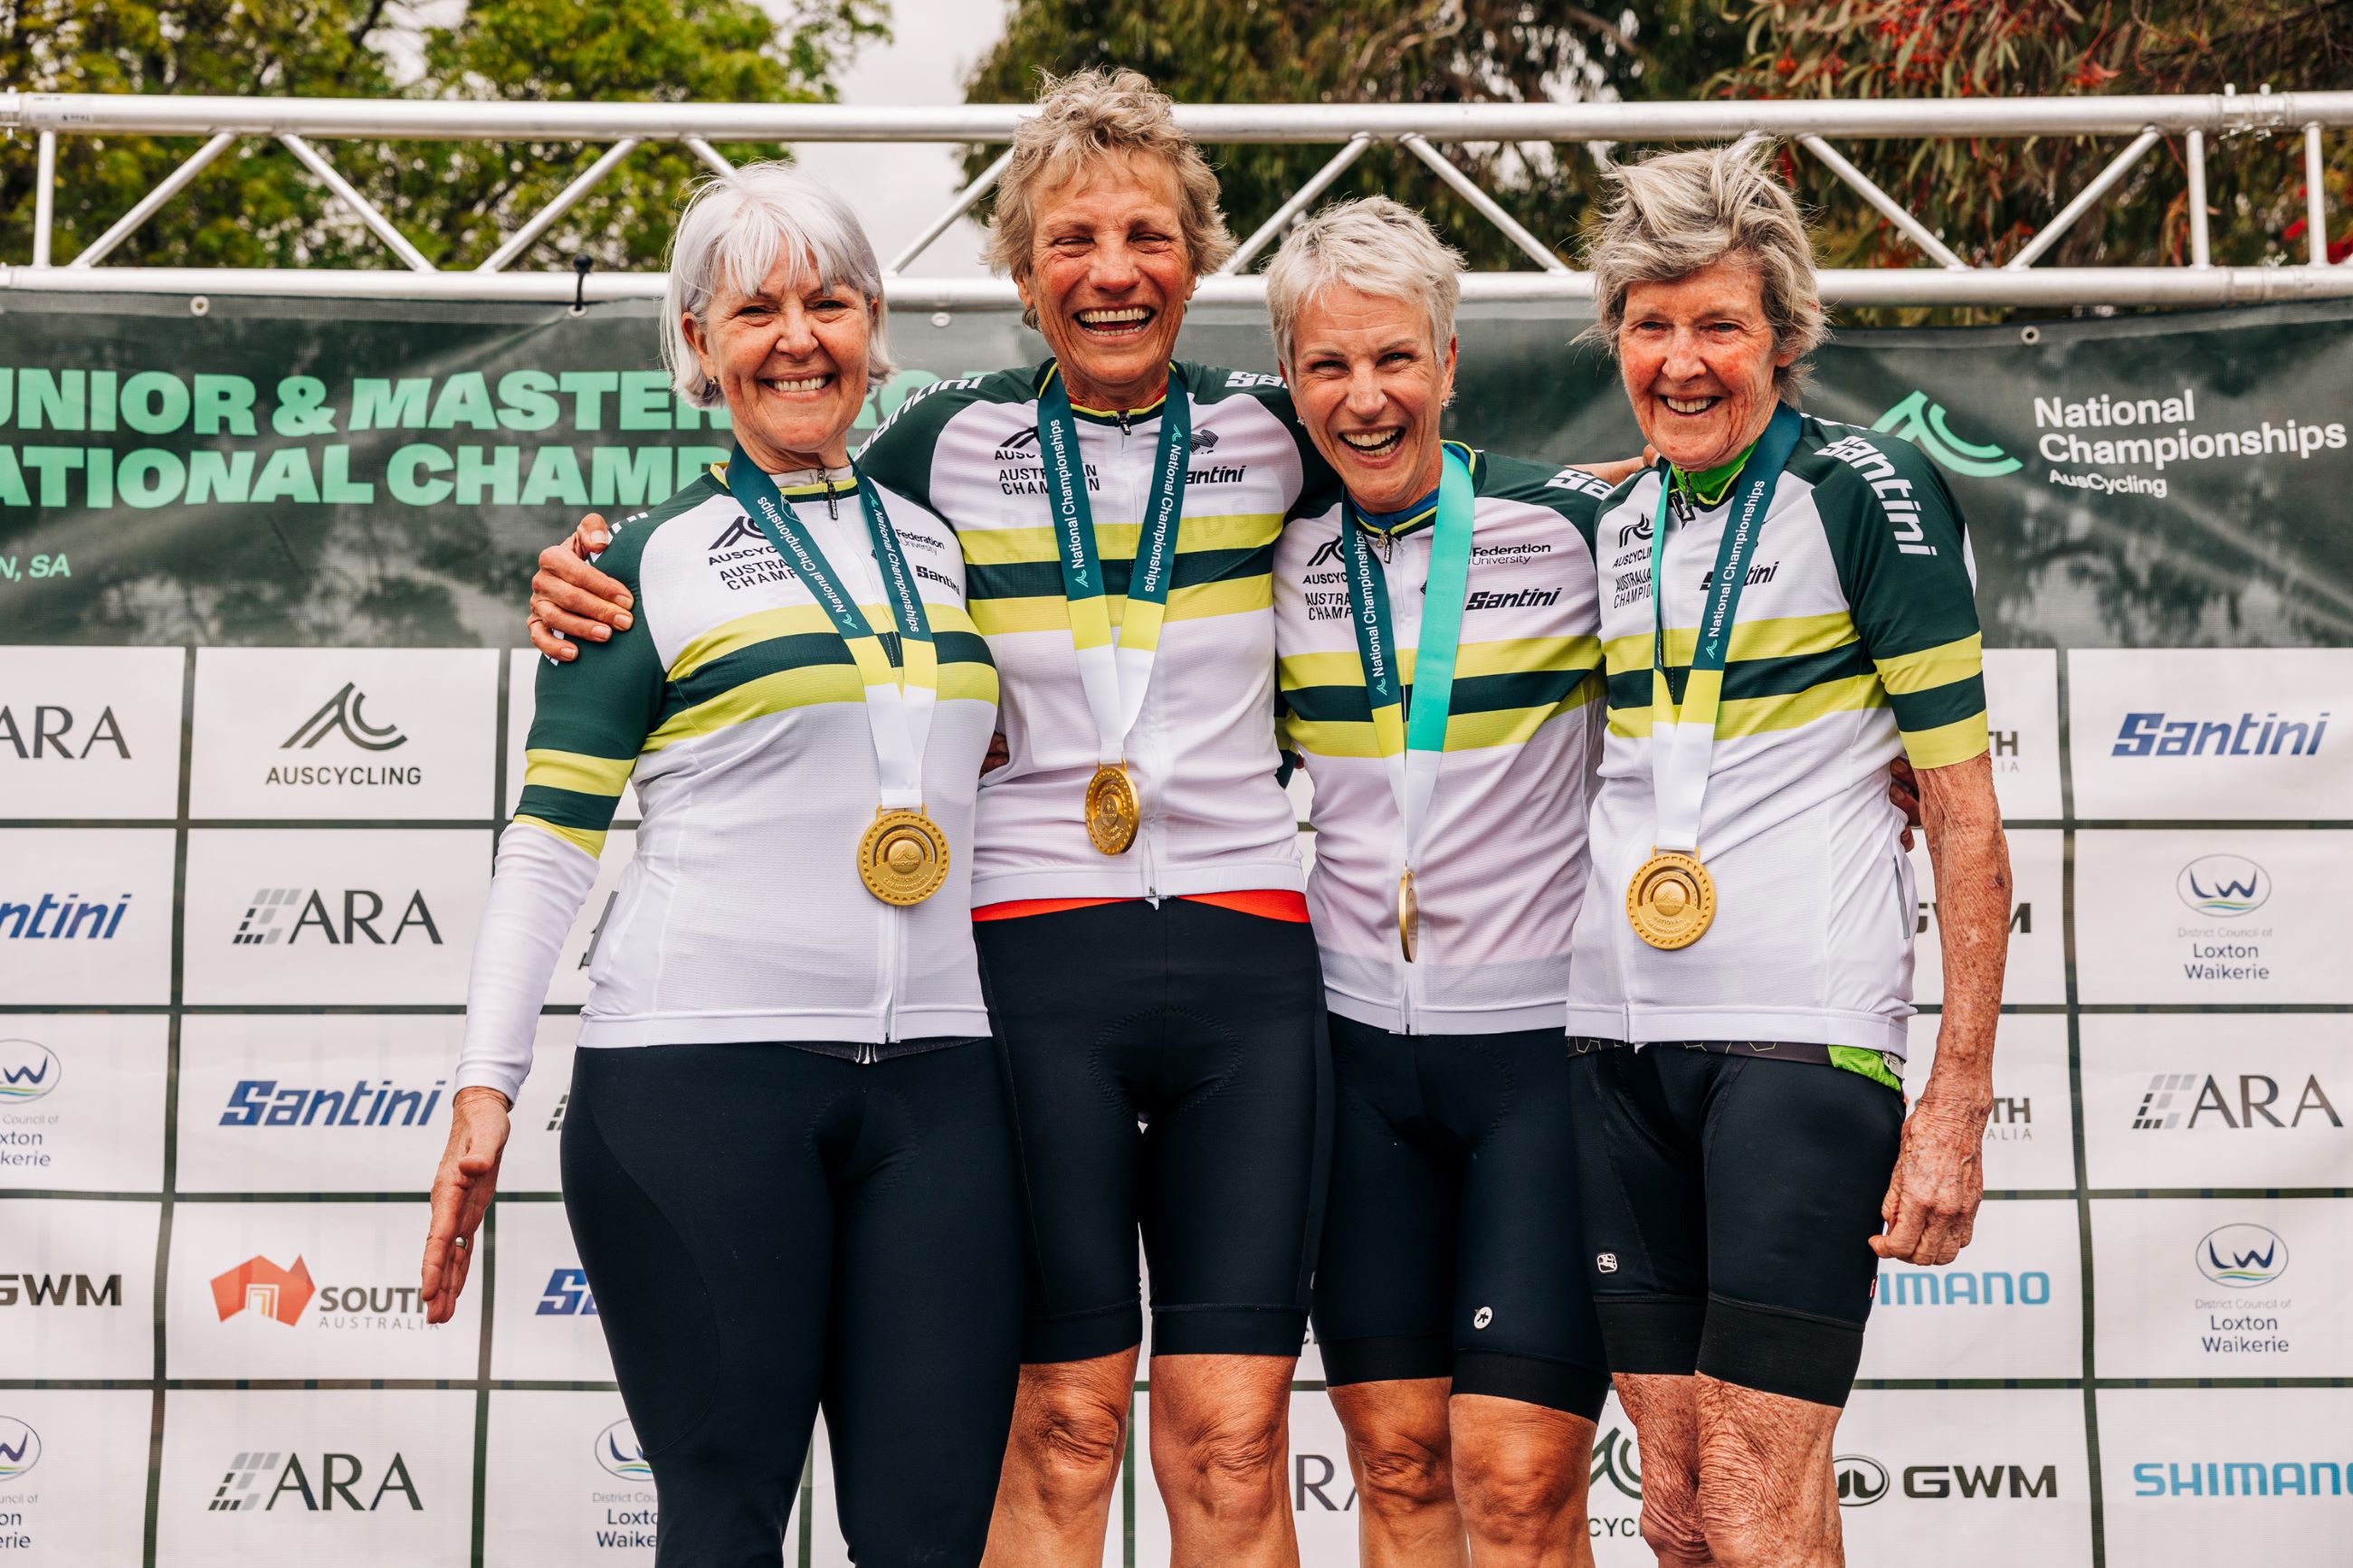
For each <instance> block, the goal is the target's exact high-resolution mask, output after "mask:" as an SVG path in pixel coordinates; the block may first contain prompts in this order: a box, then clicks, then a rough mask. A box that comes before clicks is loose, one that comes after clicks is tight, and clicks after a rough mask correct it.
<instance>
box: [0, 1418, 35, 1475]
mask: <svg viewBox="0 0 2353 1568" xmlns="http://www.w3.org/2000/svg"><path fill="white" fill-rule="evenodd" d="M40 1462H41V1435H40V1434H39V1433H38V1432H36V1431H34V1430H33V1429H32V1428H31V1427H30V1426H26V1425H25V1424H24V1423H23V1422H22V1421H19V1420H17V1419H16V1417H15V1416H14V1415H0V1486H5V1485H6V1484H7V1483H8V1482H10V1481H13V1480H15V1479H16V1478H17V1477H18V1476H21V1475H23V1474H24V1473H25V1472H26V1470H29V1469H31V1468H33V1467H34V1466H35V1465H37V1464H39V1463H40Z"/></svg>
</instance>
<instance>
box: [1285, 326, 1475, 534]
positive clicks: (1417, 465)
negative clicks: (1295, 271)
mask: <svg viewBox="0 0 2353 1568" xmlns="http://www.w3.org/2000/svg"><path fill="white" fill-rule="evenodd" d="M1291 359H1292V363H1291V365H1290V367H1289V368H1288V369H1287V370H1286V371H1285V372H1284V373H1283V380H1284V381H1285V382H1286V383H1287V384H1289V385H1290V387H1291V394H1292V397H1293V400H1294V401H1295V402H1296V403H1297V405H1298V407H1299V420H1300V423H1301V424H1303V425H1304V426H1307V435H1308V438H1309V439H1311V440H1313V441H1314V443H1315V449H1316V450H1317V451H1318V452H1321V453H1322V454H1324V461H1325V462H1327V463H1329V464H1331V465H1332V467H1333V468H1334V469H1335V471H1336V472H1337V473H1338V474H1339V476H1340V482H1341V483H1343V484H1345V485H1346V486H1347V487H1348V494H1349V495H1350V497H1352V498H1353V499H1354V500H1356V504H1357V505H1358V506H1360V507H1362V508H1364V509H1365V510H1367V511H1396V510H1399V509H1400V508H1403V507H1407V506H1410V505H1411V504H1412V503H1413V502H1415V501H1417V500H1420V499H1421V498H1422V497H1423V496H1425V495H1428V494H1429V493H1430V491H1431V490H1432V489H1435V488H1436V487H1437V485H1438V477H1439V475H1440V472H1441V471H1442V470H1443V468H1444V466H1445V460H1446V459H1445V450H1444V448H1443V447H1441V446H1440V441H1439V416H1440V411H1441V410H1442V409H1443V408H1444V407H1445V405H1446V400H1447V398H1448V397H1450V396H1451V395H1453V392H1454V343H1453V341H1452V340H1451V339H1449V340H1448V342H1447V344H1446V347H1445V350H1444V351H1443V352H1442V353H1441V352H1440V350H1439V349H1438V347H1437V345H1436V344H1434V343H1432V342H1430V317H1429V316H1428V315H1427V314H1425V313H1424V312H1423V310H1422V309H1421V307H1420V306H1419V305H1416V304H1414V303H1412V302H1411V301H1409V300H1397V299H1391V298H1388V297H1387V296H1383V295H1378V294H1365V293H1359V292H1358V291H1357V290H1356V289H1347V288H1340V287H1334V288H1329V289H1323V290H1322V291H1320V292H1319V293H1317V294H1315V295H1314V297H1313V298H1311V299H1308V300H1303V301H1302V302H1301V303H1300V306H1299V310H1298V313H1297V314H1296V316H1295V317H1294V318H1293V321H1292V328H1291Z"/></svg>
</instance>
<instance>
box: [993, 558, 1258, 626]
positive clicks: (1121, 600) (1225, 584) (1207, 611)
mask: <svg viewBox="0 0 2353 1568" xmlns="http://www.w3.org/2000/svg"><path fill="white" fill-rule="evenodd" d="M1103 607H1104V609H1105V610H1106V611H1107V612H1108V613H1109V614H1110V616H1111V624H1112V625H1113V626H1118V625H1119V624H1120V623H1121V621H1122V620H1124V618H1125V617H1126V615H1127V595H1124V594H1106V595H1103ZM1273 607H1274V576H1273V574H1271V573H1265V574H1261V575H1259V576H1256V577H1229V578H1225V579H1222V580H1220V581H1219V582H1215V583H1202V584H1197V585H1195V586H1193V587H1190V588H1179V589H1177V590H1176V592H1174V593H1172V594H1170V595H1168V616H1167V618H1168V619H1169V620H1172V621H1202V620H1209V619H1212V618H1214V617H1216V616H1242V615H1248V614H1250V612H1252V611H1254V610H1270V609H1272V608H1273ZM972 622H973V626H974V627H975V628H976V630H977V631H978V632H979V633H980V635H981V636H983V637H999V636H1002V635H1005V634H1007V633H1010V632H1046V631H1055V632H1059V631H1068V630H1069V629H1070V625H1071V615H1070V601H1069V600H1067V599H1065V598H1063V597H1062V595H1060V594H1039V595H1031V596H1029V597H1028V598H1020V599H975V600H974V601H973V602H972Z"/></svg>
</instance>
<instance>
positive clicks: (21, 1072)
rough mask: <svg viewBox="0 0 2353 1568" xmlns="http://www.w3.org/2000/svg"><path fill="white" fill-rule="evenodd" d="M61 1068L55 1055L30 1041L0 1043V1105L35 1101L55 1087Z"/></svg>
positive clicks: (63, 1072)
mask: <svg viewBox="0 0 2353 1568" xmlns="http://www.w3.org/2000/svg"><path fill="white" fill-rule="evenodd" d="M65 1070H66V1069H65V1066H64V1064H63V1063H61V1062H59V1061H58V1056H57V1053H56V1052H55V1051H52V1050H51V1049H49V1047H47V1046H44V1045H41V1044H40V1043H38V1042H37V1041H34V1040H0V1105H20V1104H22V1103H24V1102H25V1101H26V1100H38V1099H40V1098H41V1097H42V1096H43V1095H45V1094H47V1093H48V1092H49V1091H50V1090H51V1089H55V1088H57V1087H58V1080H59V1079H62V1078H63V1077H64V1076H65Z"/></svg>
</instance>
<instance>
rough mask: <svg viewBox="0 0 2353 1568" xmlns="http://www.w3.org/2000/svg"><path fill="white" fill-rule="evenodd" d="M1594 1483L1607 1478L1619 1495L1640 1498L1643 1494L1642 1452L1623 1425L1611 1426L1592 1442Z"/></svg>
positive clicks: (1597, 1483)
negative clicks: (1597, 1439)
mask: <svg viewBox="0 0 2353 1568" xmlns="http://www.w3.org/2000/svg"><path fill="white" fill-rule="evenodd" d="M1592 1479H1593V1482H1594V1484H1595V1485H1597V1486H1598V1485H1599V1484H1600V1483H1601V1482H1603V1481H1608V1482H1609V1484H1610V1485H1611V1486H1613V1487H1616V1488H1617V1489H1618V1490H1619V1493H1620V1495H1621V1496H1624V1497H1630V1498H1633V1499H1635V1500H1637V1501H1639V1500H1641V1496H1642V1451H1641V1449H1640V1448H1639V1447H1635V1444H1634V1436H1633V1434H1632V1433H1630V1432H1627V1431H1625V1430H1623V1429H1622V1428H1620V1427H1617V1426H1612V1427H1610V1428H1609V1431H1607V1432H1604V1433H1603V1434H1602V1435H1601V1440H1600V1441H1599V1442H1598V1443H1596V1444H1594V1445H1593V1478H1592Z"/></svg>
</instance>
